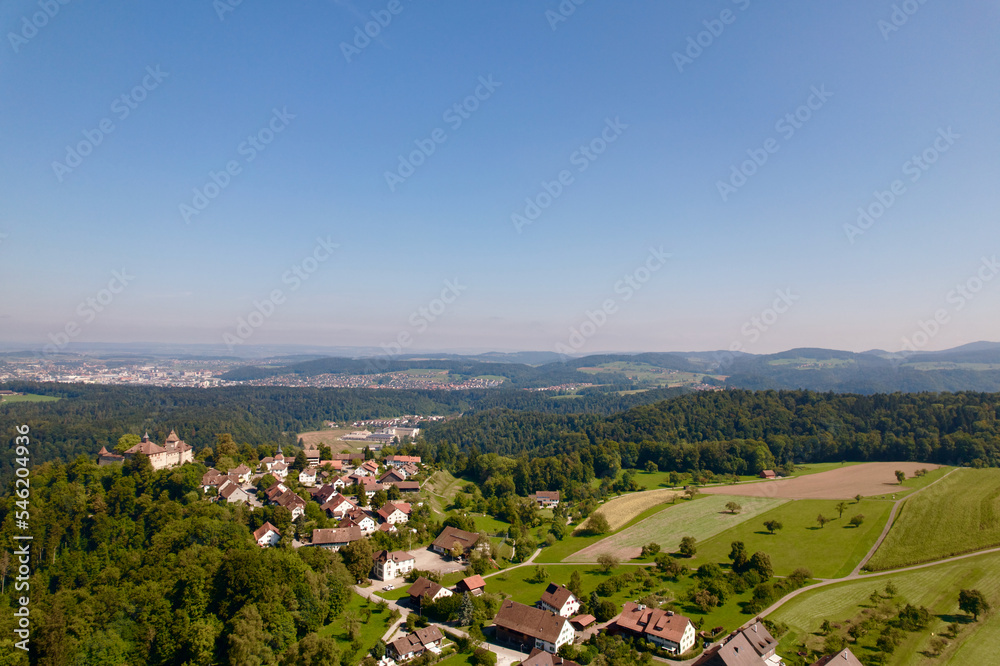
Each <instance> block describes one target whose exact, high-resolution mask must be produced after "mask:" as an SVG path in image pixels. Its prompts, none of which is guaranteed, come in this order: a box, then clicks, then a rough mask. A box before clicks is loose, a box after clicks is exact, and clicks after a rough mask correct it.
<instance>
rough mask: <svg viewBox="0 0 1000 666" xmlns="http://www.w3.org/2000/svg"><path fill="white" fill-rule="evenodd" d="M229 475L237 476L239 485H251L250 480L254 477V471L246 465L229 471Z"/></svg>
mask: <svg viewBox="0 0 1000 666" xmlns="http://www.w3.org/2000/svg"><path fill="white" fill-rule="evenodd" d="M229 474H235V475H236V479H237V480H238V481H239V483H250V478H251V477H252V476H253V470H252V469H250V468H249V467H247V466H246V465H244V464H241V465H240V466H239V467H234V468H232V469H231V470H229Z"/></svg>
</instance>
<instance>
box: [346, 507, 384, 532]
mask: <svg viewBox="0 0 1000 666" xmlns="http://www.w3.org/2000/svg"><path fill="white" fill-rule="evenodd" d="M353 525H356V526H357V527H358V528H359V529H360V530H361V533H362V534H364V535H365V536H369V535H371V534H374V532H375V530H377V529H378V523H376V522H375V519H374V518H372V517H371V515H369V513H368V512H367V511H365V510H364V509H362V508H360V507H354V508H353V509H351V510H350V511H348V512H347V513H345V514H344V517H343V518H342V519H341V520H340V526H341V527H351V526H353Z"/></svg>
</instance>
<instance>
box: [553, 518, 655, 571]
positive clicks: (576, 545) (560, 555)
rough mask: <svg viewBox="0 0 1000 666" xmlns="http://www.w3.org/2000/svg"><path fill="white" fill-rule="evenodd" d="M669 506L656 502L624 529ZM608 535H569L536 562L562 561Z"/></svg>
mask: <svg viewBox="0 0 1000 666" xmlns="http://www.w3.org/2000/svg"><path fill="white" fill-rule="evenodd" d="M669 506H670V505H669V504H656V505H654V506H651V507H649V508H648V509H646V510H645V511H643V512H642V513H640V514H639V515H638V516H636V517H635V518H633V519H632V520H631V521H629V523H628V524H626V525H625V526H624V527H623V528H622V529H628V528H629V527H630V526H632V525H635V524H637V523H639V522H641V521H643V520H645V519H646V518H649V517H650V516H653V515H656V514H657V513H659V512H660V511H665V510H666V509H667V507H669ZM546 530H547V528H544V527H543V528H541V529H539V530H537V532H536V536H538V538H539V540H541V539H542V538H544V537H545V534H544V531H546ZM608 536H609V535H607V534H598V535H596V536H567V537H566V538H564V539H563V540H562V541H557V542H556V543H555V544H553V545H552V546H549V547H547V548H543V549H542V552H541V553H539V555H538V557H537V558H535V562H538V563H552V562H562V561H563V560H564V558H567V557H568V556H569V555H572V554H573V553H575V552H577V551H578V550H581V549H583V548H586V547H587V546H591V545H593V544H595V543H598V542H599V541H601V540H602V539H606V538H608Z"/></svg>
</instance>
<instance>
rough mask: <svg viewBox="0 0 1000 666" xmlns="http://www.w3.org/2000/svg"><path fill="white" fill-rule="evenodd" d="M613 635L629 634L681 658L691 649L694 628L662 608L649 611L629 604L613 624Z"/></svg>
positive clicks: (682, 617) (639, 605) (641, 606)
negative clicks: (619, 633)
mask: <svg viewBox="0 0 1000 666" xmlns="http://www.w3.org/2000/svg"><path fill="white" fill-rule="evenodd" d="M609 629H610V631H611V632H612V633H615V632H621V633H628V634H631V635H633V636H638V637H641V638H644V639H645V640H647V641H649V642H650V643H653V644H655V645H658V646H660V647H662V648H665V649H666V650H667V651H669V652H672V653H674V654H684V653H685V652H687V651H688V650H690V649H691V648H692V647H694V644H695V640H696V635H695V628H694V624H692V622H691V620H689V619H688V618H686V617H684V616H683V615H677V614H676V613H674V612H673V611H668V610H663V609H662V608H649V607H647V606H644V605H642V604H637V603H635V602H632V601H629V602H626V603H625V606H624V608H622V612H621V615H619V616H618V619H617V620H615V623H614V625H613V627H611V628H609Z"/></svg>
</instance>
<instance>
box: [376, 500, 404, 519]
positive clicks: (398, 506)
mask: <svg viewBox="0 0 1000 666" xmlns="http://www.w3.org/2000/svg"><path fill="white" fill-rule="evenodd" d="M396 511H400V512H402V513H405V514H406V515H407V516H409V515H410V505H409V504H407V503H406V502H386V503H385V504H383V505H382V508H381V509H379V510H378V515H380V516H382V518H383V519H387V518H388V517H389V516H391V515H392V514H393V513H395V512H396Z"/></svg>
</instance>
